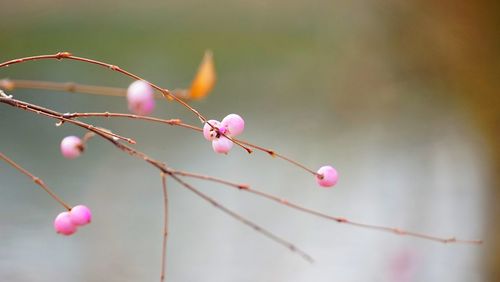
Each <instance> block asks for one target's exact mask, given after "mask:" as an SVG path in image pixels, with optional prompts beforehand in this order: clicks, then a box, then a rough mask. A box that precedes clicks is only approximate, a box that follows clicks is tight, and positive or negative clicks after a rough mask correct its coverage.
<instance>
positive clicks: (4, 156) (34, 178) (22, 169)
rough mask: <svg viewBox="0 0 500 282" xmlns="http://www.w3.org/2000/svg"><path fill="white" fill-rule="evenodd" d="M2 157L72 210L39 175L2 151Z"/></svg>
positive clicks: (0, 154)
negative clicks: (32, 172)
mask: <svg viewBox="0 0 500 282" xmlns="http://www.w3.org/2000/svg"><path fill="white" fill-rule="evenodd" d="M0 159H2V160H4V161H5V162H7V163H8V164H10V165H11V166H12V167H14V168H15V169H17V170H19V171H20V172H21V173H23V174H24V175H26V176H28V177H29V178H31V179H32V180H33V182H35V184H36V185H38V186H40V187H42V189H43V190H45V192H47V193H48V194H49V195H50V196H51V197H52V198H53V199H54V200H56V201H57V202H58V203H59V204H61V205H62V206H63V207H64V208H65V209H67V210H68V211H70V210H71V206H70V205H68V204H66V203H65V202H64V201H63V200H62V199H61V198H59V197H58V196H57V195H56V194H55V193H54V192H53V191H52V190H51V189H50V188H49V187H48V186H47V185H45V183H44V182H43V181H42V180H41V179H40V178H38V177H36V176H34V175H33V174H31V173H30V172H29V171H27V170H26V169H25V168H23V167H22V166H20V165H19V164H17V163H16V162H14V161H13V160H12V159H10V158H8V157H7V156H6V155H4V154H3V153H2V152H0Z"/></svg>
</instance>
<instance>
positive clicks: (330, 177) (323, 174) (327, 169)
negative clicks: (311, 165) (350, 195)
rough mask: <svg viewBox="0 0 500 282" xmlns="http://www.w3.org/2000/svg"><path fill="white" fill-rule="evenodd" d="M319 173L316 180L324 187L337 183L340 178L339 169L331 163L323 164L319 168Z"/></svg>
mask: <svg viewBox="0 0 500 282" xmlns="http://www.w3.org/2000/svg"><path fill="white" fill-rule="evenodd" d="M317 174H318V175H317V176H316V181H317V182H318V184H319V185H320V186H323V187H331V186H333V185H335V184H337V181H338V180H339V175H338V173H337V170H336V169H334V168H333V167H331V166H329V165H326V166H322V167H321V168H320V169H318V171H317Z"/></svg>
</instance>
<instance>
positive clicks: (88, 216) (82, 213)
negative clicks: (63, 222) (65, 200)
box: [69, 205, 92, 225]
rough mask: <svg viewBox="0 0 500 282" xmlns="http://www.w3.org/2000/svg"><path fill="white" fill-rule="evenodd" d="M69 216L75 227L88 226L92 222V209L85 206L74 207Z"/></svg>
mask: <svg viewBox="0 0 500 282" xmlns="http://www.w3.org/2000/svg"><path fill="white" fill-rule="evenodd" d="M69 215H70V219H71V222H72V223H73V224H74V225H86V224H88V223H90V221H91V220H92V213H91V212H90V209H89V208H88V207H86V206H84V205H78V206H74V207H73V208H72V209H71V211H70V212H69Z"/></svg>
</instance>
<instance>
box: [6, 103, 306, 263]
mask: <svg viewBox="0 0 500 282" xmlns="http://www.w3.org/2000/svg"><path fill="white" fill-rule="evenodd" d="M0 103H4V104H7V105H10V106H13V107H16V108H19V109H22V110H26V111H30V112H34V113H37V114H42V115H44V116H47V117H51V118H54V119H58V120H64V121H69V122H71V123H72V124H74V125H76V126H79V127H82V128H84V129H87V130H89V131H92V132H94V133H96V134H97V135H98V136H100V137H102V138H104V139H105V140H107V141H108V142H110V143H112V144H113V145H114V146H115V147H116V148H118V149H120V150H121V151H123V152H125V153H127V154H129V155H131V156H134V157H137V158H139V159H142V160H143V161H145V162H147V163H149V164H150V165H152V166H153V167H155V168H157V169H158V170H160V172H162V173H165V174H168V175H170V177H172V178H173V179H174V180H176V181H177V182H178V183H179V184H181V185H182V186H183V187H185V188H186V189H188V190H190V191H192V192H193V193H195V194H196V195H197V196H199V197H200V198H202V199H203V200H205V201H207V202H209V203H211V204H212V205H213V206H214V207H216V208H218V209H219V210H221V211H223V212H224V213H226V214H228V215H230V216H231V217H233V218H234V219H236V220H238V221H240V222H241V223H243V224H245V225H248V226H250V227H252V228H253V229H254V230H255V231H257V232H259V233H261V234H262V235H264V236H266V237H268V238H269V239H271V240H273V241H275V242H276V243H278V244H280V245H282V246H284V247H286V248H287V249H289V250H290V251H292V252H294V253H296V254H298V255H300V256H301V257H302V258H303V259H305V260H307V261H308V262H312V261H313V260H312V258H311V257H310V256H309V255H308V254H306V253H305V252H304V251H302V250H300V249H299V248H297V247H296V246H295V245H293V244H292V243H290V242H288V241H286V240H284V239H282V238H281V237H279V236H277V235H275V234H273V233H272V232H270V231H268V230H267V229H265V228H263V227H260V226H259V225H257V224H256V223H253V222H252V221H250V220H248V219H246V218H245V217H243V216H241V215H239V214H238V213H236V212H234V211H232V210H230V209H228V208H226V207H225V206H223V205H222V204H220V203H219V202H217V201H216V200H214V199H212V198H210V197H208V196H207V195H205V194H204V193H202V192H200V191H198V190H197V189H196V188H194V187H193V186H191V185H189V184H188V183H186V182H185V181H183V180H182V179H180V178H179V177H178V176H176V175H174V174H173V171H174V170H173V169H170V168H168V167H167V166H166V164H164V163H163V162H161V161H158V160H155V159H153V158H150V157H149V156H148V155H146V154H145V153H143V152H141V151H138V150H135V149H133V148H132V147H129V146H127V145H125V144H123V143H120V142H118V141H117V140H115V139H113V138H112V137H110V136H109V135H107V134H106V133H103V132H101V131H99V130H97V129H96V127H93V126H90V125H88V124H86V123H84V122H81V121H75V120H71V119H67V118H65V117H64V114H62V113H58V112H56V111H54V110H51V109H46V108H43V107H40V106H37V105H34V104H30V103H27V102H24V101H20V100H17V99H14V98H11V97H5V96H1V95H0Z"/></svg>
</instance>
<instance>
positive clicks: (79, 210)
mask: <svg viewBox="0 0 500 282" xmlns="http://www.w3.org/2000/svg"><path fill="white" fill-rule="evenodd" d="M91 220H92V213H91V212H90V209H89V208H87V207H86V206H84V205H78V206H74V207H73V208H72V209H71V210H70V211H65V212H62V213H60V214H59V215H57V217H56V219H55V220H54V229H55V230H56V232H57V233H59V234H62V235H71V234H73V233H75V232H76V230H77V229H78V226H83V225H86V224H89V223H90V221H91Z"/></svg>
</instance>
